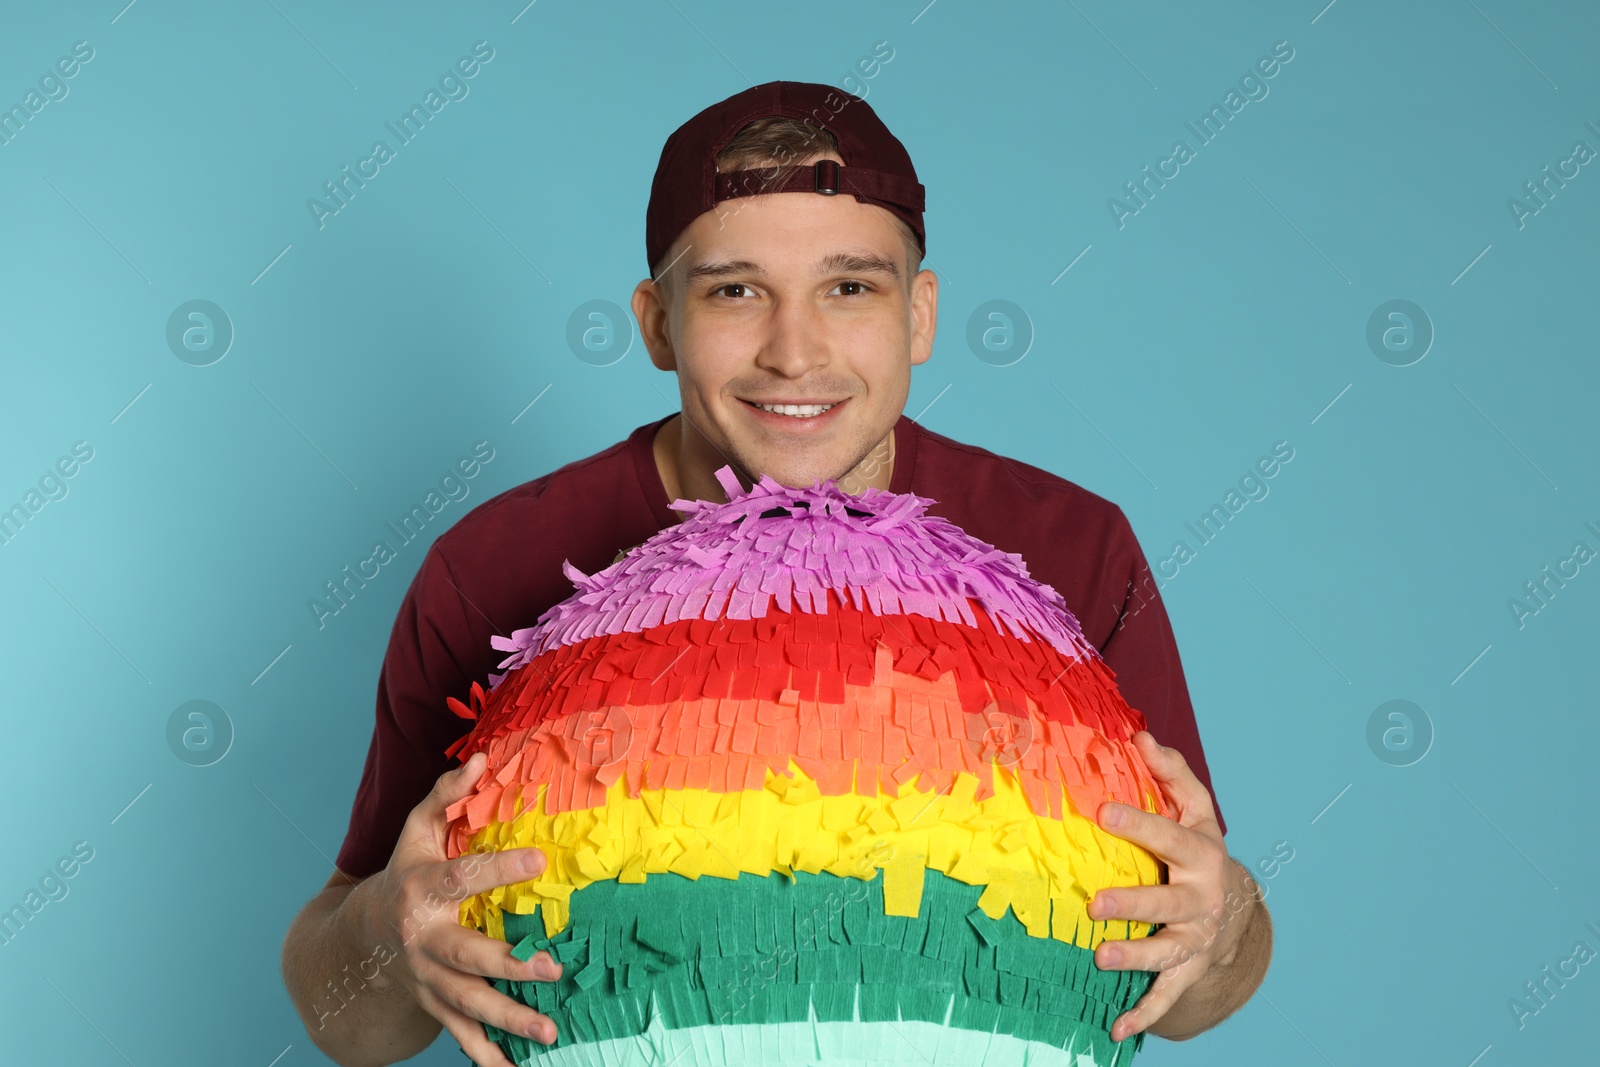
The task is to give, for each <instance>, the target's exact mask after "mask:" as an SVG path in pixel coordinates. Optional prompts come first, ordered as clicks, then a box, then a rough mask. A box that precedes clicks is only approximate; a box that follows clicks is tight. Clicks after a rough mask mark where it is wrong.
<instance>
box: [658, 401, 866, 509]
mask: <svg viewBox="0 0 1600 1067" xmlns="http://www.w3.org/2000/svg"><path fill="white" fill-rule="evenodd" d="M651 444H652V451H653V452H654V454H655V461H656V472H657V473H658V474H659V475H660V476H661V486H662V488H663V489H665V490H666V493H667V501H668V502H669V503H670V502H671V501H674V500H678V499H680V498H681V499H688V500H710V501H712V502H714V503H719V504H721V503H726V502H727V499H728V495H727V494H726V493H725V492H723V490H722V483H721V482H719V481H717V476H716V471H717V470H718V468H720V467H722V466H723V465H724V464H732V463H733V461H732V460H731V459H729V458H728V457H727V456H725V455H723V454H722V453H721V452H720V451H719V450H718V449H717V447H716V446H715V445H713V444H712V443H711V442H710V441H708V440H706V438H705V436H704V435H703V434H701V433H700V432H699V431H698V430H696V429H695V428H694V426H693V425H692V424H691V423H690V422H689V421H688V420H687V419H685V418H684V417H683V413H682V412H679V413H678V414H676V415H674V416H672V418H670V419H668V420H667V421H666V422H664V423H662V424H661V426H660V427H659V428H658V429H657V430H656V434H655V438H654V440H653V441H652V442H651ZM894 450H895V445H894V429H893V427H891V428H890V430H889V432H888V434H886V435H885V436H884V438H883V440H881V441H879V442H878V443H877V444H876V445H874V446H873V448H872V451H870V452H868V453H867V454H866V456H865V457H864V458H863V459H862V460H861V462H860V463H858V464H856V465H855V467H854V469H852V470H850V471H849V472H847V473H846V474H845V475H844V476H843V477H842V478H839V479H837V483H838V486H839V488H840V489H843V490H844V491H845V492H847V493H852V494H857V495H859V494H860V493H863V492H865V491H866V490H867V489H869V488H875V489H888V488H889V483H890V481H891V480H892V479H893V477H894ZM734 470H735V471H737V472H738V473H739V475H740V480H741V481H742V482H744V483H746V484H748V483H749V481H750V478H749V472H744V471H739V468H738V466H737V465H734ZM678 514H679V515H680V516H681V515H682V513H681V512H679V513H678Z"/></svg>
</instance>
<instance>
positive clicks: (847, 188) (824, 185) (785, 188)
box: [715, 159, 926, 211]
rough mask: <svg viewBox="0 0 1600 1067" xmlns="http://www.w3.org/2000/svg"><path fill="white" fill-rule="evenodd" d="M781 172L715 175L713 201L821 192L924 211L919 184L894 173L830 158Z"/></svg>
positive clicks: (759, 170) (776, 169) (923, 192)
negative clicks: (846, 195)
mask: <svg viewBox="0 0 1600 1067" xmlns="http://www.w3.org/2000/svg"><path fill="white" fill-rule="evenodd" d="M782 170H783V168H782V166H771V167H753V168H750V169H748V170H736V171H727V172H725V173H722V174H718V175H717V176H716V187H715V188H716V196H715V199H717V200H732V199H733V198H735V197H740V196H756V195H759V194H762V193H821V194H823V195H824V196H833V195H835V194H838V193H852V194H857V195H859V196H863V197H865V198H866V199H868V200H882V201H885V202H887V203H890V204H897V205H899V206H900V207H904V208H909V209H911V210H912V211H922V210H923V208H924V199H925V196H926V190H925V189H924V187H923V184H922V183H921V182H914V181H908V180H907V179H905V178H902V177H900V176H898V175H895V174H885V173H884V172H882V171H877V170H869V169H867V168H866V167H848V166H840V165H839V163H838V161H837V160H832V159H819V160H817V161H816V162H815V163H814V164H812V165H811V166H809V167H807V166H797V167H794V168H792V169H791V170H790V171H789V173H788V174H787V175H782ZM780 175H781V176H780Z"/></svg>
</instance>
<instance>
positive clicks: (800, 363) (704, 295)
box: [633, 156, 938, 487]
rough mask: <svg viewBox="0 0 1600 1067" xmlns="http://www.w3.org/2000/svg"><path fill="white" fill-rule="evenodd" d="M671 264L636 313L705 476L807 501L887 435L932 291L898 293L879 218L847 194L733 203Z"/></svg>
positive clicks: (897, 265) (899, 271)
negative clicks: (816, 409) (672, 375)
mask: <svg viewBox="0 0 1600 1067" xmlns="http://www.w3.org/2000/svg"><path fill="white" fill-rule="evenodd" d="M817 158H834V159H837V158H838V157H837V156H828V157H817ZM673 257H677V259H676V262H673V265H672V267H671V268H670V269H669V272H668V273H669V274H670V275H671V278H670V281H669V284H668V285H666V286H661V285H658V284H657V283H654V282H650V281H644V282H641V283H640V284H639V287H638V289H637V290H635V293H634V301H633V305H634V314H635V316H636V317H637V318H638V319H639V322H640V325H641V328H642V332H643V336H644V340H645V343H646V344H647V345H648V346H649V348H650V358H651V361H652V362H653V363H655V365H656V366H657V367H660V368H661V369H663V370H674V371H676V372H677V374H678V387H679V393H680V394H681V399H682V405H683V414H684V418H685V419H686V420H687V422H688V424H689V425H688V427H687V428H686V432H687V433H688V434H689V435H690V439H692V438H694V437H695V436H699V437H701V438H703V439H704V442H705V445H707V446H709V449H710V450H712V451H711V455H710V456H709V457H708V458H710V459H711V460H712V463H713V468H714V467H716V466H720V465H721V464H722V463H724V462H728V461H732V462H733V463H734V464H735V466H736V467H737V468H739V469H741V470H742V471H744V472H745V473H747V474H749V475H750V476H752V477H758V476H760V475H761V474H769V475H771V476H772V477H773V478H775V479H776V480H777V481H779V482H780V483H782V484H784V485H788V486H796V487H799V486H809V485H812V484H813V483H814V482H816V481H818V480H820V479H824V478H834V479H838V478H841V477H843V476H844V475H845V474H846V473H848V472H850V471H851V470H853V469H854V468H855V467H856V466H857V465H858V464H859V463H860V462H861V461H862V460H863V459H864V458H865V457H866V456H867V454H868V453H869V452H871V451H872V449H873V447H874V446H875V445H877V444H878V443H879V442H881V441H882V440H883V439H884V438H885V437H886V436H887V435H888V434H889V433H890V432H891V431H892V430H893V427H894V424H895V422H896V420H897V419H898V418H899V417H900V414H901V412H902V411H903V410H904V408H905V402H906V395H907V393H908V391H909V389H910V386H911V367H912V365H913V364H916V363H922V362H924V361H925V360H927V358H928V356H929V354H930V353H931V351H932V348H933V333H934V324H935V317H936V310H937V301H938V283H937V280H936V279H935V277H934V275H933V272H932V271H926V270H924V271H920V272H918V274H917V275H916V277H915V278H913V279H910V280H909V281H908V279H907V278H906V276H905V275H906V271H907V266H908V265H907V263H906V248H905V243H904V240H903V238H902V236H901V231H900V230H899V228H898V227H897V225H896V224H895V222H894V218H893V216H892V215H890V214H889V212H887V211H885V210H884V209H882V208H880V207H877V206H875V205H871V204H864V203H861V202H860V201H858V200H856V198H855V197H853V196H850V195H848V194H840V195H838V196H821V195H818V194H816V193H774V194H768V195H764V196H754V197H741V198H737V199H734V200H727V201H723V202H722V203H719V204H718V205H717V206H716V208H715V209H713V210H712V211H709V212H707V213H706V214H704V215H701V216H700V217H699V218H698V219H696V220H695V221H694V223H693V224H691V225H690V226H689V228H688V229H686V230H685V231H684V232H683V233H682V234H681V235H680V236H679V237H678V239H677V241H676V242H675V243H674V245H673V248H672V250H671V252H669V254H668V260H669V262H672V261H673ZM761 404H766V405H775V404H798V405H823V404H826V405H832V406H831V407H829V408H828V410H826V411H825V412H823V413H822V414H820V415H806V414H799V415H790V414H781V413H775V412H770V411H765V410H762V408H761V407H759V406H758V405H761ZM808 410H809V409H808ZM719 454H720V455H719Z"/></svg>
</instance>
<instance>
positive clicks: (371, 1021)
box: [282, 879, 441, 1067]
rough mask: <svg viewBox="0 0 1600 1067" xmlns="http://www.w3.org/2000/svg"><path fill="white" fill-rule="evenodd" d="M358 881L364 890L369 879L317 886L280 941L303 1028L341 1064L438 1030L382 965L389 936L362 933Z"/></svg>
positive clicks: (396, 1051)
mask: <svg viewBox="0 0 1600 1067" xmlns="http://www.w3.org/2000/svg"><path fill="white" fill-rule="evenodd" d="M363 887H367V890H368V892H370V888H371V880H370V879H369V880H367V881H364V882H362V883H360V884H358V885H357V886H355V887H354V888H350V887H348V886H335V887H330V888H326V889H324V890H323V891H322V892H321V893H319V894H317V896H315V897H313V898H312V899H311V900H310V902H308V903H307V904H306V906H305V907H304V908H302V909H301V910H300V914H299V915H297V916H295V920H294V922H293V923H291V924H290V926H289V932H288V934H287V935H286V936H285V937H284V941H283V961H282V965H283V980H284V985H285V987H286V988H287V989H288V991H289V997H290V999H291V1000H292V1001H293V1002H294V1006H295V1010H296V1011H297V1012H299V1014H300V1019H301V1021H302V1022H304V1023H305V1027H306V1033H308V1034H309V1035H310V1037H311V1040H312V1042H313V1043H314V1044H315V1045H316V1046H317V1047H318V1048H319V1049H321V1050H322V1051H323V1052H324V1053H325V1054H327V1056H328V1057H329V1058H330V1059H332V1060H334V1061H335V1062H336V1063H340V1064H344V1065H345V1067H368V1065H381V1064H389V1063H394V1062H396V1061H398V1060H403V1059H406V1058H408V1057H411V1056H414V1055H416V1054H417V1053H418V1052H421V1051H422V1050H423V1049H425V1048H427V1047H428V1046H429V1045H430V1044H432V1043H433V1040H434V1038H436V1037H438V1035H439V1030H440V1029H441V1027H440V1024H439V1021H438V1020H437V1019H435V1018H434V1017H433V1016H431V1015H429V1014H428V1013H427V1012H426V1011H424V1010H423V1009H422V1007H421V1005H419V1004H418V1003H417V1001H416V998H414V997H413V996H412V995H411V992H410V990H408V989H407V988H406V987H405V986H404V985H403V984H401V983H400V982H399V981H397V980H396V979H395V976H394V975H393V974H392V973H390V971H389V968H388V966H387V965H388V964H389V963H391V962H392V961H393V960H394V959H395V958H396V955H397V954H398V952H399V949H400V946H399V944H398V943H397V941H396V937H395V936H389V937H373V936H371V935H370V934H363V933H362V927H363V925H364V924H363V923H362V921H361V920H362V912H361V909H362V907H363V906H364V904H365V903H366V897H367V892H363ZM364 940H373V941H374V942H375V943H374V944H370V945H368V944H364V943H362V942H363V941H364Z"/></svg>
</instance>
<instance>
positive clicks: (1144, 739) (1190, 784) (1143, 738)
mask: <svg viewBox="0 0 1600 1067" xmlns="http://www.w3.org/2000/svg"><path fill="white" fill-rule="evenodd" d="M1133 744H1134V747H1135V748H1137V749H1138V750H1139V755H1141V756H1143V757H1144V762H1145V766H1146V767H1149V768H1150V773H1151V774H1152V775H1153V776H1154V777H1155V779H1156V781H1157V782H1158V783H1160V785H1161V788H1162V791H1163V792H1165V793H1166V794H1167V795H1168V796H1169V797H1171V798H1172V802H1173V804H1174V805H1176V806H1177V809H1178V812H1179V816H1180V818H1179V821H1180V822H1183V823H1184V824H1185V825H1190V819H1189V818H1188V817H1189V816H1193V817H1194V819H1196V820H1198V819H1205V818H1209V819H1213V820H1215V819H1216V815H1217V812H1216V806H1215V805H1213V804H1212V803H1211V794H1210V793H1208V792H1207V791H1206V787H1205V786H1203V785H1201V784H1200V779H1199V778H1196V777H1195V774H1194V771H1192V770H1190V769H1189V761H1188V760H1186V759H1184V758H1183V753H1182V752H1179V751H1178V750H1177V749H1175V748H1168V747H1166V746H1165V745H1162V744H1159V743H1158V742H1157V741H1156V739H1155V736H1154V735H1153V734H1151V733H1150V731H1149V730H1140V731H1139V732H1138V733H1136V734H1134V735H1133Z"/></svg>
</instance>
